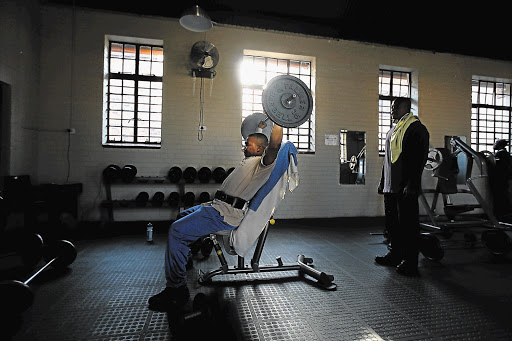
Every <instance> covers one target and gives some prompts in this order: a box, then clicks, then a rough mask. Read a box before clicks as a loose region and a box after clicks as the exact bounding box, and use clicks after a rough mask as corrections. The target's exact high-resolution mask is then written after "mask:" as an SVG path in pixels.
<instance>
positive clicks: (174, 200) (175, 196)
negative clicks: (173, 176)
mask: <svg viewBox="0 0 512 341" xmlns="http://www.w3.org/2000/svg"><path fill="white" fill-rule="evenodd" d="M167 200H168V202H169V206H171V207H176V206H178V204H179V203H180V194H179V193H178V192H171V194H169V198H168V199H167Z"/></svg>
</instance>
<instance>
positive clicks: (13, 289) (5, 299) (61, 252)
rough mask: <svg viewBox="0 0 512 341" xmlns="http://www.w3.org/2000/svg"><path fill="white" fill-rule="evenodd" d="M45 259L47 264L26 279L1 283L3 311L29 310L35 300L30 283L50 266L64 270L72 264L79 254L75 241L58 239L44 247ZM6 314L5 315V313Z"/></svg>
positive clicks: (15, 312)
mask: <svg viewBox="0 0 512 341" xmlns="http://www.w3.org/2000/svg"><path fill="white" fill-rule="evenodd" d="M44 251H45V252H44V255H43V259H44V260H45V261H46V264H45V265H44V266H43V267H41V268H40V269H39V270H38V271H36V272H35V273H34V274H33V275H32V276H30V277H29V278H28V279H26V280H25V281H23V282H21V281H18V280H9V281H4V282H1V283H0V302H2V308H1V311H2V312H5V313H14V314H20V313H22V312H24V311H25V310H27V309H28V308H29V307H30V306H31V305H32V303H33V302H34V292H33V291H32V289H31V288H30V287H29V283H30V282H31V281H32V280H34V278H36V277H37V276H39V274H41V272H43V271H44V270H45V269H46V268H48V267H49V266H52V267H53V268H54V269H57V270H62V269H64V268H66V267H67V266H68V265H70V264H72V263H73V262H74V261H75V259H76V256H77V251H76V248H75V246H74V245H73V243H71V242H70V241H67V240H57V241H55V242H53V243H51V244H50V245H48V246H45V247H44ZM4 316H5V315H4Z"/></svg>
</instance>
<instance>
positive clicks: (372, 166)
mask: <svg viewBox="0 0 512 341" xmlns="http://www.w3.org/2000/svg"><path fill="white" fill-rule="evenodd" d="M72 18H73V16H72V13H71V11H70V10H69V9H64V8H60V7H52V6H44V7H43V9H42V18H41V20H42V26H41V30H42V31H41V40H42V43H41V61H40V64H41V86H40V97H41V103H40V106H39V108H40V109H39V110H40V111H39V113H38V117H39V120H38V125H39V128H40V133H39V134H40V144H39V148H38V152H39V153H38V155H39V156H38V159H37V169H38V177H37V180H38V182H40V183H46V182H55V183H64V182H66V181H69V182H81V183H83V184H84V192H83V193H82V195H81V197H80V219H81V220H86V221H95V220H100V219H103V218H104V212H102V211H101V210H100V209H99V203H100V202H101V200H103V199H104V198H105V189H104V188H103V186H102V183H101V172H102V170H103V169H104V168H105V167H106V166H107V165H108V164H111V163H114V164H118V165H120V166H123V165H125V164H133V165H135V166H136V167H137V168H138V175H142V176H164V175H166V174H167V171H168V169H169V168H170V167H172V166H174V165H177V166H181V167H182V168H184V167H187V166H193V167H196V168H199V167H201V166H209V167H212V168H213V167H216V166H222V167H225V168H229V167H232V166H235V165H236V164H237V163H238V162H239V161H240V159H241V158H242V153H241V152H240V144H239V143H240V113H241V84H240V81H239V74H238V68H239V64H240V62H241V59H242V55H243V50H244V49H253V50H263V51H272V52H280V53H287V54H295V55H305V56H313V57H315V58H316V91H315V93H314V97H315V105H316V109H315V110H316V136H315V137H316V152H315V154H314V155H300V156H299V171H300V185H299V187H298V188H297V189H296V190H295V191H294V192H293V193H288V194H287V197H286V199H285V201H284V202H283V203H282V204H281V206H280V207H279V208H278V210H277V214H276V217H277V218H315V217H322V218H323V217H342V216H381V215H383V203H382V197H381V196H379V195H378V194H377V192H376V188H377V184H378V180H379V176H380V171H381V164H382V158H381V157H379V156H378V153H377V128H378V127H377V124H378V118H377V115H378V71H379V66H380V65H388V66H396V67H403V68H409V69H413V70H415V72H417V74H418V88H419V92H418V106H419V115H420V117H421V119H422V121H423V122H424V124H425V125H426V126H427V127H428V129H429V131H430V134H431V145H432V146H433V147H441V146H443V144H444V136H445V135H466V136H469V131H470V109H471V92H470V91H471V77H472V75H484V76H489V77H500V78H506V79H512V63H510V62H502V61H494V60H488V59H481V58H472V57H464V56H457V55H451V54H437V53H432V52H429V51H418V50H411V49H405V48H396V47H390V46H381V45H373V44H367V43H359V42H353V41H343V40H329V39H325V38H316V37H307V36H302V35H297V34H286V33H280V32H273V31H265V30H254V29H245V28H239V27H238V28H237V27H226V26H215V27H214V28H213V29H212V30H211V31H209V32H208V33H206V34H204V33H194V32H189V31H187V30H185V29H183V28H182V27H181V26H180V25H179V23H178V22H177V20H173V19H167V18H158V17H141V16H133V15H123V14H112V13H107V12H100V11H92V10H77V11H76V13H75V23H74V25H73V21H72ZM105 35H118V36H129V37H139V38H147V39H159V40H163V42H164V49H165V66H164V67H165V69H164V77H165V80H164V96H165V97H164V109H163V110H164V113H163V130H162V140H163V143H162V148H161V149H151V150H146V149H119V148H103V147H102V146H101V125H102V110H103V94H102V87H103V62H104V57H103V53H104V52H103V51H104V42H105ZM205 39H206V40H208V41H210V42H212V43H213V44H215V45H216V46H217V48H218V50H219V53H220V62H219V64H218V66H217V69H216V70H217V76H216V77H215V80H214V83H213V93H212V95H211V96H210V95H209V89H210V84H209V81H206V86H205V90H206V96H205V103H204V123H205V125H206V126H207V131H206V132H205V134H204V139H203V141H198V139H197V126H198V121H199V81H196V91H195V95H194V96H193V91H192V85H193V82H192V78H191V77H190V76H188V69H187V67H186V66H187V61H188V54H189V52H190V48H191V47H192V45H193V44H194V43H195V42H196V41H199V40H205ZM72 41H74V44H72ZM68 127H73V128H75V129H76V134H74V135H71V136H70V149H69V155H70V157H69V169H70V172H69V175H68V173H67V169H68V161H67V158H66V155H67V148H68V135H67V133H65V129H66V128H68ZM340 129H348V130H360V131H366V132H367V150H368V152H367V170H368V171H367V176H366V185H340V184H339V183H338V178H339V168H340V166H339V147H337V146H326V145H325V143H324V137H325V135H326V134H329V135H332V134H335V135H337V134H339V131H340ZM429 176H430V175H428V174H426V175H425V178H426V180H425V181H431V179H430V178H429ZM166 186H167V187H165V188H164V187H160V186H155V185H152V186H151V187H148V186H145V187H144V186H141V187H136V186H119V188H116V189H115V192H114V193H115V195H116V196H119V198H130V197H134V196H135V195H136V193H138V192H139V191H140V190H147V191H148V192H149V193H150V195H152V194H153V193H154V192H155V191H157V190H162V188H164V189H165V191H164V193H166V195H167V193H168V192H167V191H170V190H172V189H171V187H172V186H171V185H166ZM195 186H196V187H195V188H194V191H195V192H196V193H197V194H199V192H201V191H202V190H204V188H201V187H200V186H199V185H195ZM207 186H208V187H207V189H208V190H209V191H210V192H213V191H214V190H215V188H216V185H214V184H211V185H207ZM191 187H192V186H191ZM175 214H176V212H175V211H170V210H169V209H144V210H130V211H126V210H125V211H116V215H115V217H116V219H118V220H156V219H158V220H164V219H170V218H173V217H174V216H175Z"/></svg>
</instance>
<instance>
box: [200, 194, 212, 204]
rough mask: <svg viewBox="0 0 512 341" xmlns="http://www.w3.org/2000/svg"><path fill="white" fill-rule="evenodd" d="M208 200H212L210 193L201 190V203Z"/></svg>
mask: <svg viewBox="0 0 512 341" xmlns="http://www.w3.org/2000/svg"><path fill="white" fill-rule="evenodd" d="M208 201H210V193H208V192H201V194H199V203H200V204H202V203H205V202H208Z"/></svg>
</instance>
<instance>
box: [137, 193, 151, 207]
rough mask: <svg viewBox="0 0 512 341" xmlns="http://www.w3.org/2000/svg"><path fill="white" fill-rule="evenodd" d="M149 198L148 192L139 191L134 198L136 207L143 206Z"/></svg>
mask: <svg viewBox="0 0 512 341" xmlns="http://www.w3.org/2000/svg"><path fill="white" fill-rule="evenodd" d="M148 200H149V193H148V192H144V191H143V192H140V193H139V194H137V197H136V198H135V205H136V206H137V207H145V206H146V204H147V202H148Z"/></svg>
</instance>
